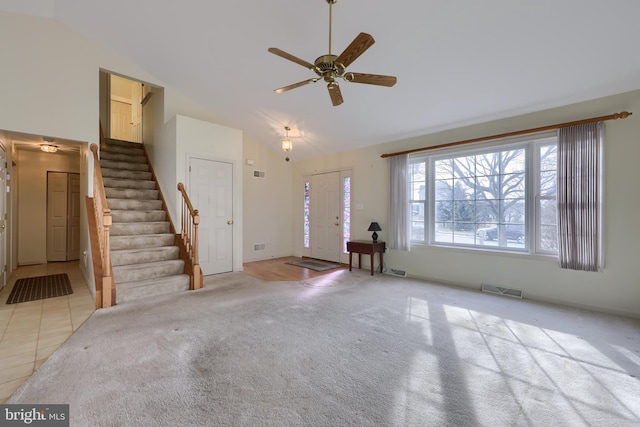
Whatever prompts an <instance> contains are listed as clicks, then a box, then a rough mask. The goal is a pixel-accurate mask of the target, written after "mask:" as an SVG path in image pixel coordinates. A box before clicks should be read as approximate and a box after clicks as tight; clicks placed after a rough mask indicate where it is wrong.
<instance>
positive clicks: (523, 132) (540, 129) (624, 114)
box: [380, 111, 633, 159]
mask: <svg viewBox="0 0 640 427" xmlns="http://www.w3.org/2000/svg"><path fill="white" fill-rule="evenodd" d="M632 114H633V113H630V112H628V111H623V112H621V113H615V114H609V115H608V116H600V117H592V118H590V119H584V120H576V121H573V122H565V123H558V124H555V125H549V126H541V127H537V128H531V129H524V130H517V131H514V132H507V133H501V134H497V135H491V136H483V137H480V138H472V139H465V140H463V141H456V142H447V143H446V144H439V145H432V146H430V147H422V148H414V149H411V150H405V151H398V152H396V153H387V154H381V155H380V157H382V158H383V159H384V158H387V157H393V156H401V155H403V154H410V153H417V152H418V151H429V150H435V149H437V148H446V147H455V146H456V145H465V144H472V143H474V142H482V141H488V140H491V139H500V138H507V137H510V136H518V135H526V134H528V133H536V132H544V131H547V130H554V129H561V128H566V127H569V126H576V125H583V124H585V123H593V122H602V121H605V120H617V119H626V118H627V117H629V116H630V115H632Z"/></svg>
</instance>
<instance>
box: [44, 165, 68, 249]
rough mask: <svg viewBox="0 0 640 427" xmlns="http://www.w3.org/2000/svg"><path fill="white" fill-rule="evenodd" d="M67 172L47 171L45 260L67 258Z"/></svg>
mask: <svg viewBox="0 0 640 427" xmlns="http://www.w3.org/2000/svg"><path fill="white" fill-rule="evenodd" d="M67 209H68V205H67V174H66V173H65V172H49V173H47V261H66V260H67Z"/></svg>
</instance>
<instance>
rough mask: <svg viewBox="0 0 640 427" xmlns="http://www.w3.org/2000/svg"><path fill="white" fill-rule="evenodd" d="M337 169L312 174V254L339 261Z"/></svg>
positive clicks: (338, 186)
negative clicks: (335, 170)
mask: <svg viewBox="0 0 640 427" xmlns="http://www.w3.org/2000/svg"><path fill="white" fill-rule="evenodd" d="M340 194H341V191H340V172H331V173H323V174H319V175H313V176H312V177H311V199H310V205H311V218H310V221H311V229H310V230H309V234H310V235H309V240H310V245H311V257H312V258H318V259H323V260H327V261H333V262H340V253H341V248H342V245H341V239H340V230H341V228H340V213H341V212H340V210H341V208H340V206H341V196H340Z"/></svg>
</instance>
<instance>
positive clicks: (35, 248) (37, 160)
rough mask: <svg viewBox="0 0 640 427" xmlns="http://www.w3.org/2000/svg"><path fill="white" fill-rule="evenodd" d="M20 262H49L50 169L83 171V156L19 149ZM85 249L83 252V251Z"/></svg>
mask: <svg viewBox="0 0 640 427" xmlns="http://www.w3.org/2000/svg"><path fill="white" fill-rule="evenodd" d="M17 153H18V156H17V158H16V159H14V160H15V161H16V163H17V164H18V176H17V182H18V218H19V221H18V265H29V264H44V263H46V262H47V172H75V173H79V172H80V155H79V154H78V153H74V154H63V153H60V152H59V151H58V152H57V153H44V152H42V151H27V150H18V152H17ZM81 252H82V251H81Z"/></svg>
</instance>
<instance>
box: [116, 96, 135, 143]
mask: <svg viewBox="0 0 640 427" xmlns="http://www.w3.org/2000/svg"><path fill="white" fill-rule="evenodd" d="M111 138H114V139H120V140H122V141H132V140H133V126H132V123H131V104H127V103H126V102H120V101H114V100H111Z"/></svg>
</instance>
